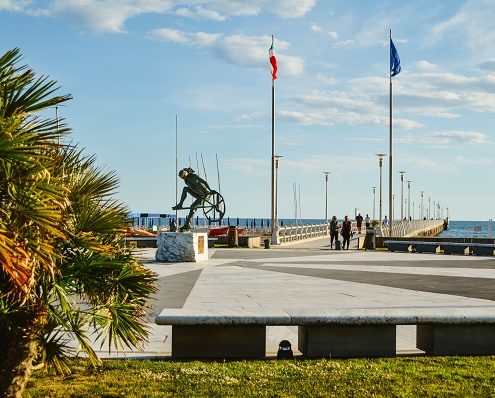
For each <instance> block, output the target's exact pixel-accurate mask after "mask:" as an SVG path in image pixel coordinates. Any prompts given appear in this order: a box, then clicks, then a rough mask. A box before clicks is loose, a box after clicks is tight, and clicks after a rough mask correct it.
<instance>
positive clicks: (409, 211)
mask: <svg viewBox="0 0 495 398" xmlns="http://www.w3.org/2000/svg"><path fill="white" fill-rule="evenodd" d="M411 182H412V181H411V180H407V218H408V219H409V220H410V219H411Z"/></svg>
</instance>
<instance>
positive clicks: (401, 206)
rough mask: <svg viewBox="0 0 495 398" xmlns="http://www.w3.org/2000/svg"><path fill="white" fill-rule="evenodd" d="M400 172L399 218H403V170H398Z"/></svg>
mask: <svg viewBox="0 0 495 398" xmlns="http://www.w3.org/2000/svg"><path fill="white" fill-rule="evenodd" d="M399 174H400V219H401V221H402V220H403V219H404V174H406V172H405V171H399Z"/></svg>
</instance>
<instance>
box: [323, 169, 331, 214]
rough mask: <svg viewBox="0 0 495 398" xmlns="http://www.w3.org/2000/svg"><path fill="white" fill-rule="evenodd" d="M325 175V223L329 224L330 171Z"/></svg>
mask: <svg viewBox="0 0 495 398" xmlns="http://www.w3.org/2000/svg"><path fill="white" fill-rule="evenodd" d="M323 174H325V223H326V224H328V175H329V174H330V172H329V171H324V172H323Z"/></svg>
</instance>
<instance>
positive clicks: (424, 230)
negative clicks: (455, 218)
mask: <svg viewBox="0 0 495 398" xmlns="http://www.w3.org/2000/svg"><path fill="white" fill-rule="evenodd" d="M443 222H444V221H443V220H412V221H400V220H397V221H394V222H393V223H392V233H390V229H389V228H383V227H382V228H380V227H377V228H376V236H384V237H389V236H396V237H407V236H434V235H437V234H439V233H440V232H441V231H442V230H443Z"/></svg>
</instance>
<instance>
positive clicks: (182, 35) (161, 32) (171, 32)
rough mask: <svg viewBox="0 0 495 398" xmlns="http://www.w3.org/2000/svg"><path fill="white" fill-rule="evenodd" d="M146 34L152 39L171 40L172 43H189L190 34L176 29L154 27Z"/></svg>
mask: <svg viewBox="0 0 495 398" xmlns="http://www.w3.org/2000/svg"><path fill="white" fill-rule="evenodd" d="M148 36H149V37H150V38H152V39H155V40H159V41H171V42H174V43H190V42H191V36H190V35H188V34H186V32H183V31H180V30H176V29H167V28H162V29H155V30H153V31H151V32H149V33H148Z"/></svg>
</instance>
